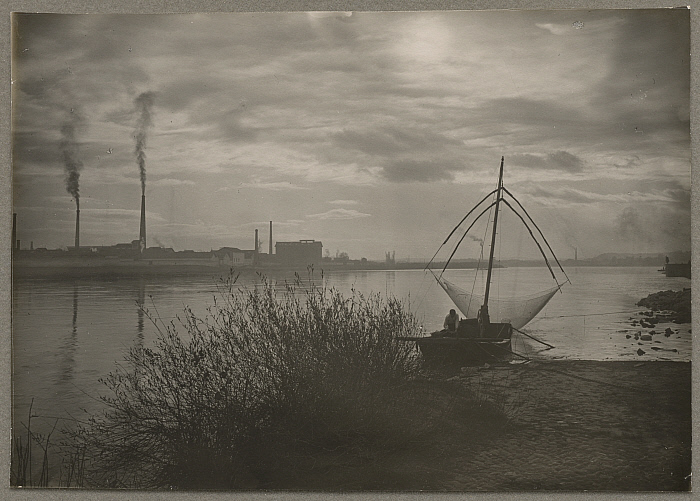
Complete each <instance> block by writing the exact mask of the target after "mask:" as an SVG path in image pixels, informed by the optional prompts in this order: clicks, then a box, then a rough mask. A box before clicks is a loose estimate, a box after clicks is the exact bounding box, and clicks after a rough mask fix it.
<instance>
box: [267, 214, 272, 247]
mask: <svg viewBox="0 0 700 501" xmlns="http://www.w3.org/2000/svg"><path fill="white" fill-rule="evenodd" d="M268 254H270V255H272V221H270V251H269V252H268Z"/></svg>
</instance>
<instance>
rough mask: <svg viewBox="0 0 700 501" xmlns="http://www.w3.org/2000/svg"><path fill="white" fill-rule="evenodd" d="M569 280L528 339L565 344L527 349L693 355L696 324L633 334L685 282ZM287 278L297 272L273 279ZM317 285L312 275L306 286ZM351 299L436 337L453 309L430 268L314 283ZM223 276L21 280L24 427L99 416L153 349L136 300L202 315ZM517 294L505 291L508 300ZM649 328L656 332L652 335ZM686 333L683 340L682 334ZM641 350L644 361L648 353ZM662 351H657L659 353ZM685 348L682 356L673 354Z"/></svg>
mask: <svg viewBox="0 0 700 501" xmlns="http://www.w3.org/2000/svg"><path fill="white" fill-rule="evenodd" d="M567 273H568V275H569V277H570V280H571V283H570V284H566V285H565V286H564V287H563V289H562V293H557V294H556V295H555V296H554V298H553V299H552V300H551V301H550V303H549V304H548V305H547V307H546V308H545V309H544V310H542V312H540V314H539V315H538V316H537V317H536V318H535V319H534V320H533V321H532V322H531V323H530V324H528V325H527V326H526V327H525V328H523V331H525V332H527V333H529V334H531V335H534V336H536V337H537V338H539V339H541V340H542V341H545V342H547V343H549V344H552V345H554V346H555V348H554V349H549V350H546V351H539V350H541V348H544V346H543V345H540V344H538V343H536V342H534V341H531V340H530V339H529V338H527V337H524V336H522V335H516V336H515V337H514V340H513V346H514V349H516V350H517V352H519V353H522V354H526V355H528V356H530V357H536V358H565V359H588V360H677V361H689V360H690V358H691V339H692V338H691V332H690V324H678V325H677V324H669V325H664V324H659V325H658V326H657V327H656V328H655V329H656V331H657V332H663V331H664V330H665V328H666V327H670V328H671V329H673V334H672V335H671V336H669V337H667V336H664V335H656V336H654V340H653V341H647V342H644V343H643V344H642V345H641V346H640V344H639V342H638V341H635V340H634V337H631V338H629V339H628V338H627V337H626V336H627V335H632V336H633V334H634V333H635V332H637V331H639V330H643V329H641V328H639V327H633V326H631V325H630V323H631V318H632V317H633V318H639V316H638V312H640V311H641V310H643V309H644V308H640V307H638V306H635V303H636V302H637V301H639V300H640V299H641V298H643V297H646V296H647V295H648V294H650V293H653V292H657V291H661V290H681V289H683V288H686V287H690V280H688V279H685V278H666V277H665V276H664V275H663V274H661V273H659V272H658V271H657V270H656V269H655V268H630V267H625V268H622V267H620V268H610V267H605V268H592V267H580V268H572V269H567ZM448 274H449V279H450V280H451V281H453V282H455V283H460V284H465V285H467V286H468V287H471V285H472V284H474V283H475V280H476V283H477V286H478V284H479V283H480V281H481V282H483V274H482V272H477V271H475V270H450V271H449V272H448ZM270 278H271V279H272V280H275V281H279V282H283V281H284V280H291V279H293V275H292V274H291V273H286V274H280V275H277V276H271V277H270ZM306 278H307V277H305V279H306ZM321 280H322V281H323V282H324V283H325V284H326V285H329V286H331V287H334V288H337V289H338V290H340V291H341V292H343V293H349V292H350V291H351V289H355V290H357V291H359V292H362V293H369V292H378V293H380V294H382V295H384V294H390V295H394V296H397V297H400V298H403V299H404V300H405V301H406V303H407V304H408V305H409V307H410V308H411V310H412V311H413V312H414V313H415V315H416V316H417V318H418V319H419V321H420V322H421V323H422V325H423V327H424V329H425V331H426V332H431V331H433V330H437V329H439V328H441V326H442V321H443V319H444V317H445V315H446V314H447V311H448V310H449V309H450V308H452V307H453V306H452V303H451V301H450V299H449V298H448V297H447V295H446V294H445V293H444V292H443V291H442V289H441V288H440V287H439V286H438V285H437V284H436V283H435V280H434V279H433V278H432V275H430V274H427V273H425V272H424V271H423V270H401V271H385V270H381V271H333V272H329V273H325V274H324V275H323V277H320V276H318V277H316V278H315V281H316V283H319V282H320V281H321ZM239 283H240V284H241V285H244V286H255V284H256V283H259V277H258V276H257V275H255V274H252V273H250V274H243V275H241V277H240V278H239ZM493 284H494V285H492V297H493V296H494V295H495V296H496V297H498V296H500V295H503V296H509V295H512V294H510V293H511V292H512V291H515V295H520V294H530V293H532V292H536V291H538V290H544V289H547V288H549V287H551V286H552V285H553V283H552V282H551V277H549V275H548V273H547V271H546V269H544V268H510V269H500V270H496V272H495V277H494V282H493ZM216 292H217V282H216V279H215V278H214V277H213V276H211V275H209V276H204V275H203V276H197V277H191V276H180V277H177V276H175V277H169V278H163V277H159V278H157V279H153V278H146V277H144V278H123V277H120V278H114V279H100V280H95V279H90V280H88V279H60V280H59V279H43V278H23V279H16V280H15V283H14V285H13V294H12V308H13V310H12V315H13V316H12V342H13V346H12V354H13V364H14V365H13V417H14V423H15V430H16V431H15V432H17V431H19V430H18V428H17V425H18V424H19V423H21V422H26V420H27V415H28V411H29V405H30V403H31V402H32V400H33V402H34V403H33V409H32V412H33V414H34V415H37V416H39V417H37V418H34V419H33V421H32V428H33V429H35V427H39V428H40V429H41V428H42V427H43V428H45V429H47V430H50V427H51V426H53V423H55V422H56V419H57V418H60V419H72V418H82V417H84V416H85V415H86V414H85V411H87V412H95V411H97V410H99V408H100V403H99V401H98V400H97V397H98V396H99V395H100V394H104V393H105V388H104V387H103V386H102V385H101V384H100V383H99V381H98V379H99V378H100V377H102V376H104V375H106V374H107V373H108V372H110V371H111V370H113V369H114V367H115V363H116V362H118V361H120V360H123V358H124V354H125V353H126V351H127V350H128V348H129V347H130V346H132V345H133V344H134V343H141V344H144V345H149V344H150V343H152V342H153V340H154V339H155V338H156V336H157V332H156V329H155V328H154V326H153V325H152V323H151V322H150V321H149V320H148V318H146V317H145V315H144V314H143V312H142V311H141V309H140V308H139V306H138V303H145V304H146V306H148V307H149V308H150V309H151V310H152V311H153V310H154V309H157V313H158V315H159V317H160V318H161V319H163V320H166V321H168V320H170V319H173V318H175V317H176V315H178V314H181V313H182V312H183V308H184V307H185V306H188V307H190V308H191V309H192V310H193V311H194V312H195V313H196V314H199V315H204V314H205V312H206V308H207V306H208V305H211V304H213V298H214V295H215V294H216ZM506 292H507V293H506ZM647 330H648V329H647ZM676 331H677V332H676ZM640 347H641V348H642V349H643V350H644V354H643V355H639V354H638V350H639V349H640ZM652 347H654V348H653V349H652ZM674 350H675V351H674Z"/></svg>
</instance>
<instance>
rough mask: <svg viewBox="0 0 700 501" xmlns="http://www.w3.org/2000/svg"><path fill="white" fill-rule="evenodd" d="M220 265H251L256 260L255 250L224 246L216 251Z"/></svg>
mask: <svg viewBox="0 0 700 501" xmlns="http://www.w3.org/2000/svg"><path fill="white" fill-rule="evenodd" d="M214 255H215V256H216V258H217V260H218V264H219V266H234V267H236V266H251V265H253V264H254V261H255V251H254V250H241V249H238V248H237V247H222V248H221V249H219V250H218V251H214Z"/></svg>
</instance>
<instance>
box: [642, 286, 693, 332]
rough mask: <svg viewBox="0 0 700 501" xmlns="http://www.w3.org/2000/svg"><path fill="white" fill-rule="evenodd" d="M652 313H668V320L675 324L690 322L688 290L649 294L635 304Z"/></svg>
mask: <svg viewBox="0 0 700 501" xmlns="http://www.w3.org/2000/svg"><path fill="white" fill-rule="evenodd" d="M637 306H644V307H646V308H649V309H650V310H652V311H668V312H671V313H672V314H671V315H669V317H668V319H669V320H670V321H672V322H676V323H681V324H683V323H689V322H690V289H689V288H688V289H683V290H682V291H661V292H655V293H654V294H649V295H648V296H647V297H645V298H644V299H642V300H640V301H639V302H638V303H637Z"/></svg>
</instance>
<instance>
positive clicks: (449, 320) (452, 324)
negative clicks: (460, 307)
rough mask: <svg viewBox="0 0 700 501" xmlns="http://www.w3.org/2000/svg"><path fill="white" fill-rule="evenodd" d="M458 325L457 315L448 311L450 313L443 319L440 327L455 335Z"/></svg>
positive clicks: (452, 311) (453, 311)
mask: <svg viewBox="0 0 700 501" xmlns="http://www.w3.org/2000/svg"><path fill="white" fill-rule="evenodd" d="M458 325H459V315H457V312H456V311H455V310H450V313H449V314H448V315H447V316H446V317H445V323H443V324H442V327H443V328H444V329H445V330H446V331H447V332H448V333H451V334H455V333H456V332H457V326H458Z"/></svg>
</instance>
